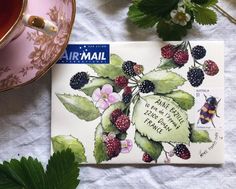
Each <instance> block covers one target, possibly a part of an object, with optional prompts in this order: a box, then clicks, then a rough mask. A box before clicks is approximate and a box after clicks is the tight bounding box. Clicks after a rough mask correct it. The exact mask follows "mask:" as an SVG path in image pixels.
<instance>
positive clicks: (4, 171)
mask: <svg viewBox="0 0 236 189" xmlns="http://www.w3.org/2000/svg"><path fill="white" fill-rule="evenodd" d="M46 186H47V182H46V177H45V173H44V169H43V166H42V164H41V163H40V162H39V161H38V160H37V159H33V158H32V157H29V158H28V159H26V158H24V157H23V158H22V159H21V160H20V161H19V160H16V159H13V160H11V161H10V162H4V163H3V164H2V165H0V188H1V189H6V188H9V189H21V188H24V189H45V188H46Z"/></svg>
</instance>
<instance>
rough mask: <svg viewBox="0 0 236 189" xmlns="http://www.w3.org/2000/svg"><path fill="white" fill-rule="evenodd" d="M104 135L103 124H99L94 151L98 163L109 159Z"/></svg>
mask: <svg viewBox="0 0 236 189" xmlns="http://www.w3.org/2000/svg"><path fill="white" fill-rule="evenodd" d="M102 137H103V129H102V125H101V124H99V125H98V126H97V128H96V131H95V137H94V141H95V144H94V151H93V154H94V157H95V159H96V162H97V163H101V162H102V161H107V160H108V156H107V154H106V147H105V144H104V142H103V138H102Z"/></svg>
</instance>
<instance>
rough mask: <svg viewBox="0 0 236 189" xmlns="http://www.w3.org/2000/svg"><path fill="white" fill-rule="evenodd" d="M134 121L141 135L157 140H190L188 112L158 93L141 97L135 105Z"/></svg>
mask: <svg viewBox="0 0 236 189" xmlns="http://www.w3.org/2000/svg"><path fill="white" fill-rule="evenodd" d="M133 122H134V124H135V127H136V129H137V130H138V131H139V132H140V133H141V135H143V136H147V137H148V138H149V139H152V140H154V141H156V142H173V143H181V144H182V143H185V144H189V142H190V141H189V134H190V131H189V123H188V116H187V113H186V112H185V111H184V110H182V109H181V108H180V107H179V106H178V104H177V103H176V102H174V101H173V100H172V99H170V98H167V97H164V96H158V95H149V96H145V97H142V98H140V100H139V101H138V102H137V103H136V105H135V107H134V111H133Z"/></svg>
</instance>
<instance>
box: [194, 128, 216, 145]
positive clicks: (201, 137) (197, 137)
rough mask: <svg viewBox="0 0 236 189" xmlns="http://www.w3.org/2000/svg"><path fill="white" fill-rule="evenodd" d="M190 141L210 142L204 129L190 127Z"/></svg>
mask: <svg viewBox="0 0 236 189" xmlns="http://www.w3.org/2000/svg"><path fill="white" fill-rule="evenodd" d="M190 141H191V142H192V143H208V142H212V141H211V139H210V137H209V133H208V131H206V130H196V129H192V130H191V133H190Z"/></svg>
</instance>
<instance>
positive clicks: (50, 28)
mask: <svg viewBox="0 0 236 189" xmlns="http://www.w3.org/2000/svg"><path fill="white" fill-rule="evenodd" d="M23 23H24V25H25V26H27V27H30V28H33V29H35V30H38V31H41V32H43V33H46V34H48V35H55V34H57V32H58V27H57V26H56V25H55V24H54V23H52V22H51V21H49V20H45V19H44V18H42V17H39V16H32V15H29V14H25V15H24V17H23Z"/></svg>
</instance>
